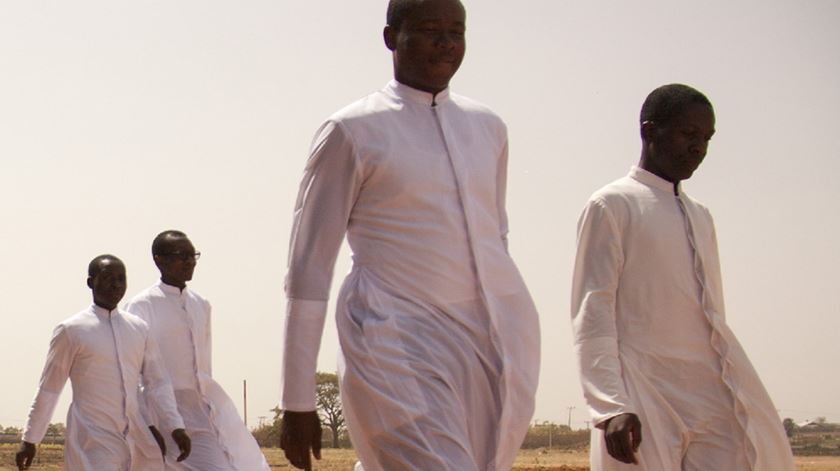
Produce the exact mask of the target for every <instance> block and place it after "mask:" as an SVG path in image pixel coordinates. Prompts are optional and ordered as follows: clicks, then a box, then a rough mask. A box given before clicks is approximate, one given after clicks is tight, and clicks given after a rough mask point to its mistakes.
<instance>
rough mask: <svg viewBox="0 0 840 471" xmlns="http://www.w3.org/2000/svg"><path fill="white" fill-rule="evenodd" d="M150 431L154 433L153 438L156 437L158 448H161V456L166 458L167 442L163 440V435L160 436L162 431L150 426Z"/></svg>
mask: <svg viewBox="0 0 840 471" xmlns="http://www.w3.org/2000/svg"><path fill="white" fill-rule="evenodd" d="M149 431H150V432H152V436H153V437H155V441H156V442H157V444H158V448H160V454H161V455H163V457H164V458H166V442H165V441H164V440H163V435H161V434H160V430H158V429H157V427H155V426H154V425H149Z"/></svg>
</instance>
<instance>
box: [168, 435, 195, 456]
mask: <svg viewBox="0 0 840 471" xmlns="http://www.w3.org/2000/svg"><path fill="white" fill-rule="evenodd" d="M172 439H173V440H175V443H176V444H177V445H178V449H179V450H181V454H180V455H178V461H184V460H185V459H187V457H188V456H190V450H191V449H192V442H191V441H190V437H189V436H188V435H187V432H186V431H185V430H184V429H182V428H176V429H175V430H173V431H172Z"/></svg>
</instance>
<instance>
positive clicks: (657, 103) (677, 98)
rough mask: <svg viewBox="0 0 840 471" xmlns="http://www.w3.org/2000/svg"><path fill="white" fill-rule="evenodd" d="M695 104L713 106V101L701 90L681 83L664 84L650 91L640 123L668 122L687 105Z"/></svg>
mask: <svg viewBox="0 0 840 471" xmlns="http://www.w3.org/2000/svg"><path fill="white" fill-rule="evenodd" d="M693 104H702V105H707V106H709V107H710V108H712V102H710V101H709V99H708V98H706V95H704V94H703V93H701V92H700V91H699V90H697V89H695V88H692V87H689V86H688V85H684V84H681V83H671V84H668V85H663V86H661V87H659V88H657V89H656V90H654V91H652V92H650V94H649V95H648V96H647V98H646V99H645V102H644V104H643V105H642V112H641V113H640V114H639V123H640V124H641V123H644V122H645V121H653V122H657V123H660V124H667V123H668V122H670V121H671V120H672V119H674V118H675V117H676V116H678V115H679V114H680V113H681V112H682V111H683V110H684V109H685V107H686V106H688V105H693Z"/></svg>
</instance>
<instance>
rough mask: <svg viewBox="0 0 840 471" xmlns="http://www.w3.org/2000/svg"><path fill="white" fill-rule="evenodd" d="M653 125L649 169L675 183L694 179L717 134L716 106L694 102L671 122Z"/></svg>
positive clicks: (650, 137)
mask: <svg viewBox="0 0 840 471" xmlns="http://www.w3.org/2000/svg"><path fill="white" fill-rule="evenodd" d="M652 124H653V128H652V130H651V131H650V133H649V135H648V142H647V145H648V150H649V152H648V161H647V162H646V165H645V167H646V168H645V170H648V171H650V172H652V173H654V174H656V175H658V176H660V177H662V178H664V179H666V180H668V181H670V182H672V183H676V182H679V181H682V180H687V179H689V178H691V175H692V174H693V173H694V171H695V170H697V167H699V166H700V163H702V162H703V158H704V157H706V150H707V148H708V146H709V140H711V138H712V136H713V135H714V133H715V114H714V112H713V111H712V108H711V107H710V106H708V105H705V104H701V103H696V104H691V105H688V106H686V108H685V109H684V110H683V111H682V113H680V114H679V115H678V116H676V117H675V118H674V119H672V120H671V122H669V123H666V124H661V125H660V124H658V123H652ZM648 167H649V168H648Z"/></svg>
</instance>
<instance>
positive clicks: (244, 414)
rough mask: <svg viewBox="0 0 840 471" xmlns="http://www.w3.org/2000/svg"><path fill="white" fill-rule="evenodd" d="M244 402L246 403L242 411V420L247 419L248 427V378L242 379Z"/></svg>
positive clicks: (246, 424)
mask: <svg viewBox="0 0 840 471" xmlns="http://www.w3.org/2000/svg"><path fill="white" fill-rule="evenodd" d="M242 402H243V403H244V407H243V411H242V420H244V421H245V428H248V380H245V379H243V380H242Z"/></svg>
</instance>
